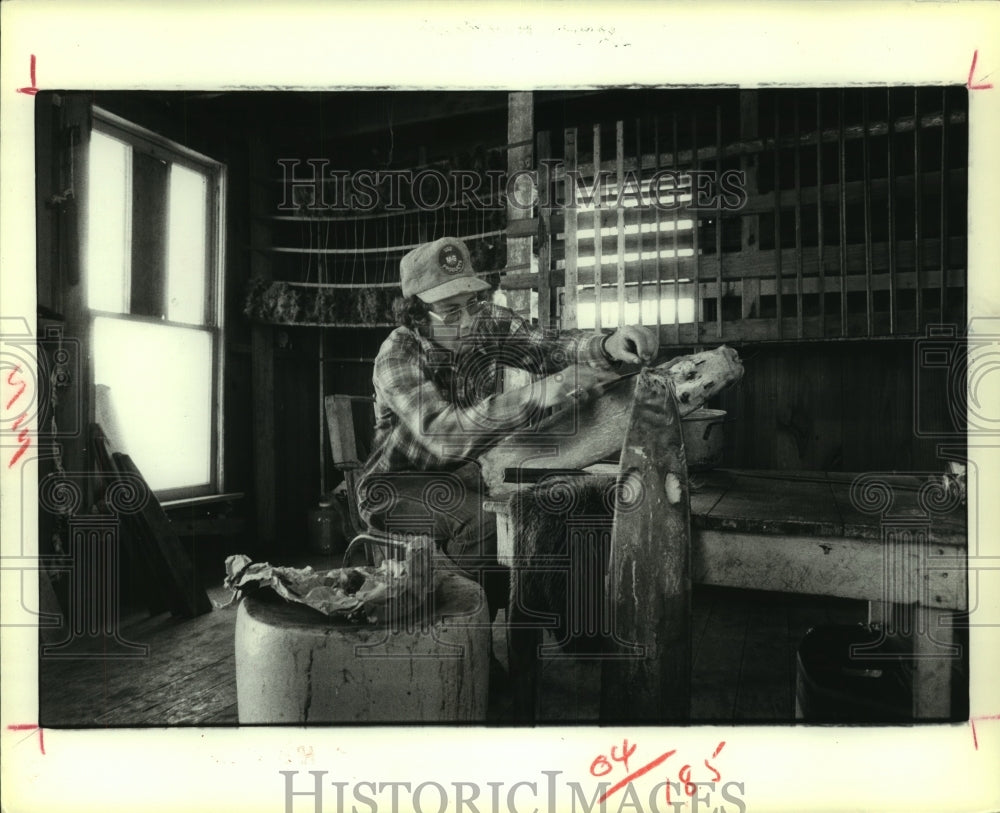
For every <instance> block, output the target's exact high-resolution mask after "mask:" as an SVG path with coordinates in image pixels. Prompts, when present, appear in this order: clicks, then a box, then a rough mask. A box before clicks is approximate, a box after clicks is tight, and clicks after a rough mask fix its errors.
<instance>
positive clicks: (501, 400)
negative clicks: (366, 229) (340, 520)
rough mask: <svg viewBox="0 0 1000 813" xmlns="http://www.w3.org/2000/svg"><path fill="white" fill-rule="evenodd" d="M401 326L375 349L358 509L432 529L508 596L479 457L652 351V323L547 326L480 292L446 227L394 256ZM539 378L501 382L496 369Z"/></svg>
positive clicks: (499, 594)
mask: <svg viewBox="0 0 1000 813" xmlns="http://www.w3.org/2000/svg"><path fill="white" fill-rule="evenodd" d="M400 278H401V283H402V288H403V298H404V301H403V307H402V308H401V309H400V316H399V321H400V327H398V328H396V329H395V330H394V331H393V332H392V333H391V334H390V335H389V337H388V338H387V339H386V340H385V342H384V343H383V344H382V347H381V348H380V350H379V353H378V356H377V357H376V359H375V371H374V376H373V384H374V387H375V442H374V447H373V449H374V451H373V452H372V455H371V457H370V458H369V460H368V461H367V463H366V464H365V468H364V472H363V474H362V476H361V478H360V480H359V485H358V504H359V509H360V512H361V515H362V517H363V519H364V520H365V521H366V522H367V523H368V524H369V525H370V526H371V527H373V528H378V529H380V530H388V531H394V530H396V531H404V532H405V531H420V532H429V533H431V535H432V536H433V537H434V539H435V540H436V541H437V542H438V544H439V545H440V547H441V549H442V550H443V552H444V553H445V554H446V555H447V556H448V557H449V558H450V559H451V560H452V561H454V562H455V563H456V564H457V565H458V566H459V567H460V568H462V569H463V570H465V571H466V572H467V573H468V574H469V575H470V576H472V577H473V578H475V579H476V580H478V581H480V583H482V584H483V587H484V589H485V591H486V597H487V601H488V602H489V604H490V609H491V614H493V615H495V614H496V611H497V609H498V608H499V607H500V606H503V605H504V604H505V603H506V598H507V589H508V588H507V581H508V578H509V574H507V573H506V569H505V568H504V569H500V568H499V567H498V565H497V560H496V554H497V550H496V525H495V519H494V517H493V516H492V515H490V514H487V513H484V511H483V509H482V502H483V496H484V494H483V484H482V480H481V478H480V476H479V471H478V468H477V467H476V464H475V460H476V458H477V457H478V456H479V455H480V454H482V453H483V452H484V451H485V450H486V449H488V448H489V447H490V446H492V445H494V444H495V443H497V442H498V441H500V440H501V439H502V438H503V437H505V436H507V435H510V434H511V433H513V432H515V431H518V430H526V429H529V428H530V427H531V426H533V425H534V424H535V423H536V422H537V421H538V420H539V419H540V418H541V417H542V415H543V414H544V411H545V410H546V409H548V408H550V407H554V406H556V405H559V404H563V403H566V402H567V401H572V400H573V399H574V398H577V397H580V396H582V395H585V394H586V393H587V392H588V391H589V390H591V389H593V388H594V387H596V386H598V385H600V384H602V383H604V382H606V381H609V380H611V379H614V378H617V376H618V373H617V372H616V370H617V368H618V367H619V366H620V364H621V363H622V362H631V363H641V362H648V361H650V360H652V359H653V357H654V356H655V355H656V351H657V347H658V340H657V335H656V333H655V332H654V331H652V330H649V329H648V328H643V327H634V326H631V327H622V328H619V329H618V330H617V331H615V332H614V333H611V334H608V335H602V334H595V333H591V332H587V331H563V332H562V333H558V334H555V333H546V332H545V331H543V330H541V329H539V328H537V327H535V326H532V325H529V324H528V323H527V322H525V320H524V319H522V318H521V317H519V316H518V315H517V314H515V313H514V312H513V311H511V310H509V309H507V308H504V307H501V306H499V305H495V304H492V303H490V302H489V301H487V299H486V292H487V291H489V290H490V285H489V284H488V283H487V282H485V281H484V280H482V279H481V278H479V277H477V276H476V275H475V272H474V269H473V268H472V262H471V259H470V256H469V251H468V248H467V247H466V246H465V244H464V243H463V242H462V241H461V240H458V239H455V238H451V237H444V238H441V239H439V240H435V241H434V242H432V243H425V244H424V245H421V246H419V247H418V248H416V249H414V250H413V251H411V252H409V253H408V254H407V255H406V256H404V257H403V259H402V261H401V262H400ZM505 366H510V367H516V368H519V369H523V370H527V371H529V372H531V373H534V374H541V375H544V376H545V377H543V378H541V379H539V380H537V381H534V382H533V383H531V384H528V385H526V386H524V387H519V388H516V389H512V390H509V391H506V392H505V391H503V375H502V368H503V367H505Z"/></svg>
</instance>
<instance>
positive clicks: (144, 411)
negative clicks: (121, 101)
mask: <svg viewBox="0 0 1000 813" xmlns="http://www.w3.org/2000/svg"><path fill="white" fill-rule="evenodd" d="M223 184H224V169H223V167H222V165H221V164H219V163H217V162H215V161H212V160H211V159H209V158H206V157H204V156H202V155H198V154H197V153H194V152H192V151H191V150H188V149H187V148H185V147H182V146H181V145H179V144H175V143H172V142H170V141H168V140H166V139H164V138H161V137H160V136H157V135H156V134H154V133H151V132H149V131H146V130H143V129H141V128H138V127H136V126H134V125H132V124H129V123H128V122H125V121H123V120H121V119H118V118H117V117H115V116H112V115H111V114H109V113H106V112H104V111H101V110H96V109H95V111H94V125H93V130H92V132H91V139H90V147H89V167H88V184H87V188H88V191H87V213H88V215H87V232H86V243H85V250H84V269H85V275H86V277H85V279H86V292H87V307H88V310H89V313H90V327H91V351H92V360H93V372H94V375H93V380H94V384H95V394H94V395H95V401H96V402H97V403H98V405H99V408H100V409H106V408H107V407H110V410H111V413H112V415H113V417H112V418H111V421H112V422H113V424H114V430H116V434H117V440H118V441H119V442H120V444H121V445H122V447H123V451H125V452H126V453H127V454H128V455H129V456H130V457H131V458H132V460H133V461H134V462H135V464H136V466H137V467H138V468H139V470H140V471H141V472H142V474H143V477H145V479H146V481H147V482H148V483H149V485H150V488H152V489H153V491H154V492H156V494H157V496H158V498H160V499H161V500H163V499H176V498H180V497H187V496H196V495H201V494H208V493H213V492H218V491H221V489H222V466H221V450H220V448H219V446H220V444H219V442H218V438H220V437H221V425H220V422H221V414H222V413H221V389H220V382H221V369H220V367H221V356H222V353H221V352H220V350H221V330H222V319H221V302H222V296H221V283H222V274H221V264H222V251H221V243H220V236H221V234H222V222H221V220H222V201H223ZM105 404H106V405H107V406H105ZM106 420H107V418H106Z"/></svg>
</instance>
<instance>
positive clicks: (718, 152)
mask: <svg viewBox="0 0 1000 813" xmlns="http://www.w3.org/2000/svg"><path fill="white" fill-rule="evenodd" d="M721 177H722V108H721V107H720V106H719V105H716V106H715V182H716V184H718V183H719V179H720V178H721ZM716 206H717V207H718V211H717V213H716V216H715V260H716V262H717V263H718V264H719V265H718V267H717V268H716V269H715V325H716V337H717V338H719V339H721V338H722V212H723V208H722V199H721V197H720V198H719V199H718V200H717V201H716Z"/></svg>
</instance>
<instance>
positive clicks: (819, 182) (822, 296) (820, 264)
mask: <svg viewBox="0 0 1000 813" xmlns="http://www.w3.org/2000/svg"><path fill="white" fill-rule="evenodd" d="M824 251H825V249H824V237H823V91H821V90H817V91H816V272H817V273H818V274H819V335H820V336H821V337H825V336H826V258H825V257H824Z"/></svg>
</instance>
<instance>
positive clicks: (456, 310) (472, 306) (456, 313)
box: [430, 296, 483, 325]
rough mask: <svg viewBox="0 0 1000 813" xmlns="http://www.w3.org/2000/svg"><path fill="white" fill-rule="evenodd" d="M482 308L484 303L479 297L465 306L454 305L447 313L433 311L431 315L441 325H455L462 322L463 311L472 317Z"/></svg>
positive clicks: (472, 298) (473, 298) (471, 299)
mask: <svg viewBox="0 0 1000 813" xmlns="http://www.w3.org/2000/svg"><path fill="white" fill-rule="evenodd" d="M482 306H483V303H482V302H481V301H480V300H479V298H478V297H475V296H474V297H471V298H470V299H469V300H468V301H467V302H466V303H465V304H464V305H452V306H451V307H450V308H448V309H447V310H446V311H443V312H441V313H438V312H437V311H434V310H431V311H430V315H431V316H433V317H434V318H435V319H437V320H438V321H439V322H441V324H444V325H454V324H457V323H458V322H460V321H461V320H462V312H463V311H465V312H467V313H468V314H469V315H470V316H475V315H476V314H477V313H478V312H479V310H480V309H481V308H482Z"/></svg>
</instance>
